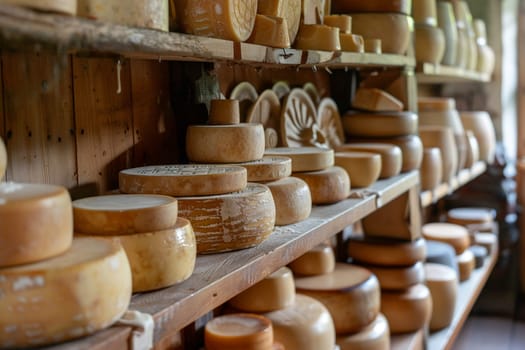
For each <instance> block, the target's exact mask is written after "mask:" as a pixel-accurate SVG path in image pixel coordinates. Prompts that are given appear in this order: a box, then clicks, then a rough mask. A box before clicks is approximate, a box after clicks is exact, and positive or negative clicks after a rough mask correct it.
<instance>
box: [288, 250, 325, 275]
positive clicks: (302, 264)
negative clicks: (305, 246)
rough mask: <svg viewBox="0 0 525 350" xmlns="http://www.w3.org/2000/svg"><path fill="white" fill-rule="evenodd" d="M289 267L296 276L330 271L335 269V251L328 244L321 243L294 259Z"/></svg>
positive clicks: (321, 273)
mask: <svg viewBox="0 0 525 350" xmlns="http://www.w3.org/2000/svg"><path fill="white" fill-rule="evenodd" d="M288 267H290V269H291V270H292V271H293V273H294V274H295V275H296V276H300V275H303V276H316V275H323V274H325V273H330V272H332V271H334V269H335V255H334V251H333V249H332V247H331V246H329V245H327V244H319V245H317V246H316V247H314V248H313V249H311V250H309V251H308V252H306V253H304V254H303V255H301V256H300V257H298V258H297V259H295V260H294V261H292V262H291V263H290V264H288Z"/></svg>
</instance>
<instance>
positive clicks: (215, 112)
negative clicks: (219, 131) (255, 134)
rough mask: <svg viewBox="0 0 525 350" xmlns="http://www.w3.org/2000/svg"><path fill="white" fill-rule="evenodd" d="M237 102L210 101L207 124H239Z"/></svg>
mask: <svg viewBox="0 0 525 350" xmlns="http://www.w3.org/2000/svg"><path fill="white" fill-rule="evenodd" d="M240 121H241V114H240V112H239V100H228V99H222V100H220V99H213V100H211V101H210V115H209V116H208V123H209V124H214V125H229V124H239V123H240Z"/></svg>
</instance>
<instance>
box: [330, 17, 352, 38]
mask: <svg viewBox="0 0 525 350" xmlns="http://www.w3.org/2000/svg"><path fill="white" fill-rule="evenodd" d="M323 24H326V25H327V26H330V27H337V28H339V33H341V34H343V33H344V34H351V33H352V17H351V16H348V15H325V16H324V22H323Z"/></svg>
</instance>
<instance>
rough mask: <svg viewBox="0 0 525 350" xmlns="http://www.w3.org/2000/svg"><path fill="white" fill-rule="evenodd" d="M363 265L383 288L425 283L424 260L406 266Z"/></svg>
mask: <svg viewBox="0 0 525 350" xmlns="http://www.w3.org/2000/svg"><path fill="white" fill-rule="evenodd" d="M361 266H362V267H364V268H366V269H368V270H370V271H371V272H372V273H373V274H374V275H375V276H376V277H377V279H378V280H379V285H380V286H381V290H405V289H408V288H410V287H412V286H413V285H416V284H419V283H425V269H424V266H423V263H422V262H417V263H415V264H414V265H412V266H406V267H395V266H392V267H390V266H388V267H387V266H373V265H361Z"/></svg>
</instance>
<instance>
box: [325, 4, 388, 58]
mask: <svg viewBox="0 0 525 350" xmlns="http://www.w3.org/2000/svg"><path fill="white" fill-rule="evenodd" d="M326 3H329V1H326ZM323 20H324V21H323V23H324V24H325V25H327V26H330V27H336V28H339V42H340V44H341V51H348V52H365V40H364V39H363V36H361V35H357V34H353V33H352V17H350V16H348V15H344V14H342V15H341V14H336V15H331V14H327V13H326V12H325V16H324V18H323ZM379 50H381V45H380V43H379Z"/></svg>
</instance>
